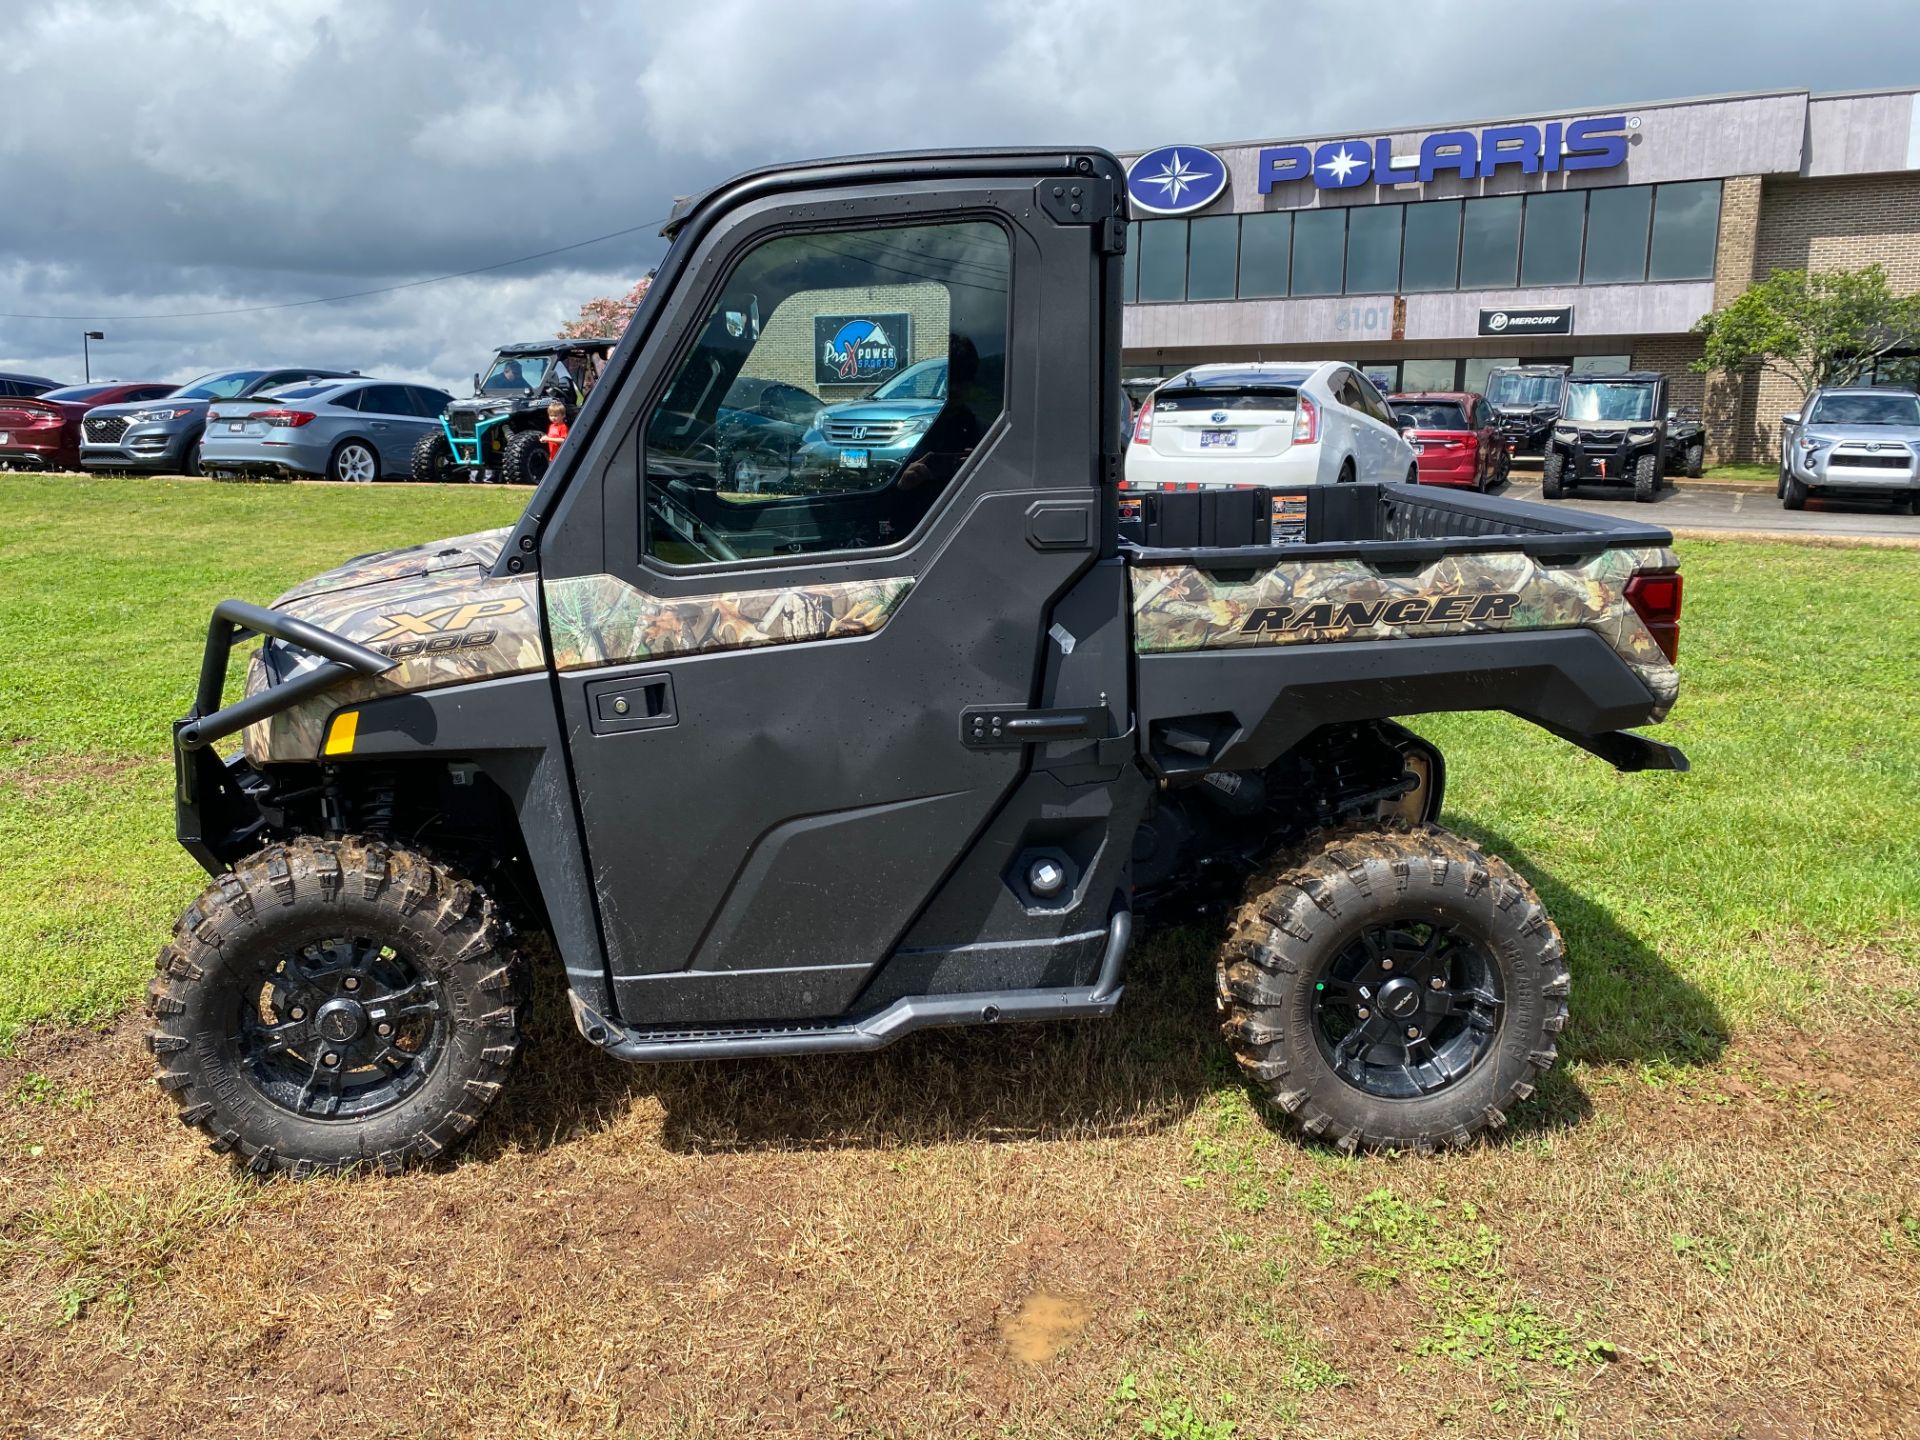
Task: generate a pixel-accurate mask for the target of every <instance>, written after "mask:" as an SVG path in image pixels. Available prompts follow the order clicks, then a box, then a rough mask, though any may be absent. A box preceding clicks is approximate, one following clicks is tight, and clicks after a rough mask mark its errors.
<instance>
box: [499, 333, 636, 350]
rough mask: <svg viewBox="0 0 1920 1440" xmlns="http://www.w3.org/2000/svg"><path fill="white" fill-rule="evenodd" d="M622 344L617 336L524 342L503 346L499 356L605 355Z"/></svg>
mask: <svg viewBox="0 0 1920 1440" xmlns="http://www.w3.org/2000/svg"><path fill="white" fill-rule="evenodd" d="M619 343H620V337H619V336H617V335H602V336H597V337H595V338H592V339H588V340H522V341H520V342H519V343H517V344H514V345H502V346H501V347H500V348H499V349H498V350H497V351H496V352H495V353H496V354H499V355H605V354H609V353H611V352H612V350H613V347H614V346H616V345H618V344H619Z"/></svg>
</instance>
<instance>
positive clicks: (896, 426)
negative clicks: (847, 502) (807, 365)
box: [793, 356, 947, 488]
mask: <svg viewBox="0 0 1920 1440" xmlns="http://www.w3.org/2000/svg"><path fill="white" fill-rule="evenodd" d="M946 403H947V361H946V357H945V356H942V357H940V358H939V359H936V360H922V361H921V362H920V363H919V364H918V365H909V366H908V367H907V368H906V369H904V370H902V371H901V372H900V373H899V374H898V375H895V376H893V377H892V378H891V379H889V380H886V381H883V382H882V383H881V384H880V386H879V387H878V388H877V389H875V390H874V392H873V393H872V394H871V395H868V396H867V397H866V398H864V399H861V400H846V401H842V402H841V403H840V404H838V405H829V406H827V407H826V408H825V409H824V410H822V411H821V412H820V413H819V414H818V415H816V416H814V417H813V424H812V425H811V426H810V427H808V430H807V433H806V434H805V435H803V436H801V437H800V448H799V450H798V451H797V452H796V453H795V455H794V457H793V473H794V478H795V479H796V480H797V481H798V482H799V483H800V484H801V485H802V486H803V487H807V488H811V487H813V486H816V485H819V484H821V483H823V482H825V481H828V480H832V481H833V482H834V484H835V485H836V486H845V484H846V482H847V480H848V479H849V478H850V476H851V475H857V474H859V473H860V472H863V471H864V472H867V473H868V474H869V475H870V476H871V479H870V480H869V482H868V484H869V485H870V486H872V487H873V488H878V487H879V486H882V485H884V484H886V483H887V482H888V481H889V480H891V479H892V478H893V474H894V472H895V471H896V470H898V469H899V468H900V467H901V466H902V465H903V464H905V463H906V461H907V459H908V458H909V457H910V456H911V455H912V454H913V451H914V447H915V446H917V445H918V444H919V443H920V437H921V436H922V435H924V434H926V433H927V426H929V425H931V424H932V423H933V417H934V416H936V415H938V414H939V413H940V410H941V407H942V406H944V405H945V404H946ZM861 488H865V487H861Z"/></svg>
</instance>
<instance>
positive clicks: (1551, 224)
mask: <svg viewBox="0 0 1920 1440" xmlns="http://www.w3.org/2000/svg"><path fill="white" fill-rule="evenodd" d="M1586 213H1587V197H1586V195H1585V194H1584V193H1583V192H1581V191H1578V190H1561V191H1557V192H1554V193H1551V194H1546V195H1529V196H1528V197H1527V218H1526V224H1525V226H1524V228H1523V229H1522V231H1521V234H1522V235H1523V236H1524V237H1525V246H1524V248H1523V250H1522V252H1521V255H1520V283H1521V284H1522V285H1573V284H1577V283H1578V282H1579V279H1580V230H1581V226H1582V222H1583V221H1584V220H1585V218H1586Z"/></svg>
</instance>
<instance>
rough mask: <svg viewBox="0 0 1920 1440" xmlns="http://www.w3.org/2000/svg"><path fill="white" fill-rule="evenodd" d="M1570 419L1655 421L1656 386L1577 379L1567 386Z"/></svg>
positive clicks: (1567, 410) (1567, 413)
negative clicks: (1654, 390)
mask: <svg viewBox="0 0 1920 1440" xmlns="http://www.w3.org/2000/svg"><path fill="white" fill-rule="evenodd" d="M1565 418H1567V419H1568V420H1593V421H1605V420H1651V419H1653V386H1651V385H1644V384H1635V383H1628V384H1624V385H1623V384H1620V383H1619V382H1617V381H1616V382H1611V383H1609V382H1602V381H1597V380H1575V381H1573V382H1572V383H1571V384H1569V385H1568V386H1567V408H1566V416H1565Z"/></svg>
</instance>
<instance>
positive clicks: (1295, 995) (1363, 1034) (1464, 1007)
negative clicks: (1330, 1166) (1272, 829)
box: [1219, 823, 1569, 1151]
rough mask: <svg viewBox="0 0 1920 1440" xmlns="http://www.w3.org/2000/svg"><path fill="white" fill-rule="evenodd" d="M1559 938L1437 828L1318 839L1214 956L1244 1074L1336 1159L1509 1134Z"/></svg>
mask: <svg viewBox="0 0 1920 1440" xmlns="http://www.w3.org/2000/svg"><path fill="white" fill-rule="evenodd" d="M1568 987H1569V975H1568V970H1567V961H1566V950H1565V947H1564V946H1563V945H1562V943H1561V940H1560V932H1559V930H1558V929H1556V928H1555V926H1554V923H1553V921H1552V920H1551V919H1550V918H1549V917H1548V915H1547V912H1546V909H1545V907H1543V906H1542V905H1541V903H1540V899H1539V897H1538V896H1537V895H1535V894H1534V892H1533V888H1532V887H1531V886H1529V885H1528V884H1527V882H1526V881H1525V880H1523V879H1521V878H1520V876H1519V875H1517V874H1515V873H1514V871H1513V870H1512V869H1511V868H1509V867H1508V866H1507V865H1506V863H1505V862H1503V861H1501V860H1499V859H1497V858H1495V857H1494V856H1491V855H1487V854H1485V853H1483V852H1482V851H1481V850H1480V848H1479V847H1478V846H1477V845H1475V844H1473V843H1472V842H1471V841H1469V840H1466V839H1463V838H1462V837H1460V836H1458V835H1454V834H1452V833H1451V832H1449V831H1446V830H1443V829H1440V828H1439V827H1438V826H1433V825H1421V826H1416V827H1413V828H1412V829H1410V830H1388V829H1379V828H1373V827H1372V826H1371V825H1369V824H1365V823H1363V824H1360V825H1354V826H1348V827H1344V828H1342V829H1339V830H1335V831H1332V832H1327V833H1323V834H1321V835H1319V836H1317V837H1315V838H1313V839H1311V840H1309V841H1308V842H1307V844H1306V845H1305V846H1303V847H1302V848H1301V849H1300V850H1299V851H1297V852H1295V853H1294V855H1293V856H1291V857H1290V858H1289V859H1287V860H1286V861H1284V862H1283V863H1282V864H1281V865H1280V866H1279V867H1278V868H1277V869H1276V870H1274V871H1271V872H1269V873H1268V874H1267V875H1266V876H1264V877H1262V878H1261V879H1259V880H1257V881H1255V882H1254V884H1253V885H1252V887H1251V888H1250V889H1249V891H1248V898H1247V903H1246V904H1245V905H1244V906H1242V908H1241V910H1240V913H1239V915H1238V917H1237V918H1236V920H1235V922H1234V927H1233V931H1232V933H1231V935H1230V936H1229V938H1228V941H1227V944H1226V947H1225V949H1224V950H1223V952H1222V954H1221V960H1220V970H1219V1005H1220V1009H1221V1011H1222V1014H1223V1016H1224V1020H1223V1029H1224V1031H1225V1033H1226V1037H1227V1042H1228V1044H1229V1045H1230V1046H1232V1048H1233V1052H1234V1056H1235V1058H1236V1059H1237V1060H1238V1061H1239V1063H1240V1067H1241V1069H1242V1070H1243V1071H1244V1072H1245V1073H1246V1074H1247V1075H1248V1077H1249V1078H1250V1079H1252V1080H1253V1081H1254V1082H1255V1083H1257V1084H1258V1085H1260V1086H1261V1087H1262V1088H1263V1089H1264V1090H1265V1091H1266V1092H1267V1094H1268V1096H1269V1097H1270V1098H1271V1099H1272V1101H1273V1103H1274V1104H1276V1105H1278V1106H1279V1107H1280V1109H1281V1110H1283V1111H1284V1112H1285V1113H1286V1114H1287V1115H1288V1116H1290V1117H1292V1119H1293V1121H1294V1123H1295V1124H1297V1125H1298V1126H1299V1127H1300V1129H1301V1130H1302V1131H1304V1132H1305V1133H1306V1134H1308V1135H1310V1136H1314V1137H1316V1138H1322V1139H1326V1140H1329V1141H1331V1142H1333V1143H1334V1144H1336V1145H1338V1146H1339V1147H1340V1148H1341V1149H1343V1150H1348V1151H1352V1150H1355V1149H1368V1150H1385V1149H1401V1150H1416V1151H1428V1150H1432V1149H1434V1148H1435V1147H1437V1146H1441V1145H1464V1144H1466V1143H1467V1142H1468V1141H1469V1140H1471V1139H1472V1138H1473V1136H1474V1135H1476V1134H1478V1133H1479V1132H1481V1131H1484V1130H1489V1129H1494V1128H1497V1127H1499V1126H1501V1125H1504V1124H1505V1123H1506V1110H1507V1107H1509V1106H1511V1105H1513V1104H1514V1103H1516V1102H1518V1101H1521V1100H1525V1099H1526V1098H1528V1097H1529V1096H1530V1095H1532V1094H1533V1090H1534V1085H1535V1083H1536V1082H1537V1080H1538V1078H1539V1076H1540V1074H1541V1073H1542V1072H1543V1071H1545V1070H1546V1069H1547V1068H1548V1067H1550V1066H1551V1065H1552V1064H1553V1063H1554V1061H1555V1059H1556V1058H1557V1052H1556V1050H1555V1048H1554V1047H1555V1037H1557V1036H1558V1034H1559V1033H1560V1031H1561V1030H1562V1029H1563V1028H1564V1027H1565V1025H1566V1019H1567V998H1566V997H1567V990H1568Z"/></svg>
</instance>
